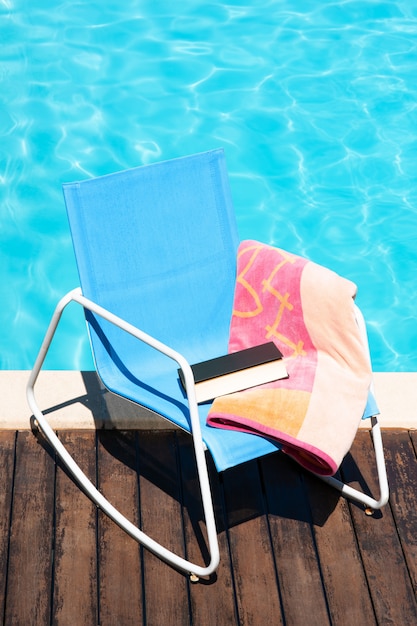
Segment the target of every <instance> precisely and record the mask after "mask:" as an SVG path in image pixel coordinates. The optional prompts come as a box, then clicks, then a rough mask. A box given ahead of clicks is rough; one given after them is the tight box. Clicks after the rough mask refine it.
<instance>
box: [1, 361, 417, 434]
mask: <svg viewBox="0 0 417 626" xmlns="http://www.w3.org/2000/svg"><path fill="white" fill-rule="evenodd" d="M28 378H29V372H28V371H26V370H23V371H22V370H1V371H0V393H1V398H2V402H1V408H0V429H1V430H6V429H8V430H22V429H27V428H29V427H30V418H31V411H30V409H29V407H28V405H27V402H26V391H25V389H26V384H27V381H28ZM374 381H375V394H376V397H377V399H378V404H379V407H380V411H381V415H380V423H381V426H382V428H406V429H410V428H411V429H412V428H417V372H405V373H403V372H401V373H400V372H377V373H375V374H374ZM35 390H36V397H37V400H38V402H39V404H40V406H41V408H42V410H44V411H46V413H47V415H48V419H49V422H50V424H51V426H52V427H53V428H55V429H74V430H77V429H91V428H118V429H142V430H148V429H154V428H158V429H169V428H171V427H172V426H171V424H170V423H169V422H168V421H166V420H164V419H162V418H161V417H160V416H158V415H155V414H154V413H152V412H151V411H148V410H146V409H143V408H138V407H136V406H135V405H133V404H132V403H129V402H126V401H125V400H122V399H121V398H118V397H116V396H114V395H113V394H109V393H108V392H106V391H105V390H104V389H103V388H102V387H101V385H100V383H99V381H98V378H97V376H96V374H95V372H77V371H58V370H53V371H42V372H41V374H40V376H39V380H38V382H37V385H36V389H35ZM361 427H362V428H369V421H368V420H367V421H365V422H364V423H363V424H362V425H361Z"/></svg>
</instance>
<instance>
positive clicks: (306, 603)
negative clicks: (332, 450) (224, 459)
mask: <svg viewBox="0 0 417 626" xmlns="http://www.w3.org/2000/svg"><path fill="white" fill-rule="evenodd" d="M261 468H262V474H263V482H264V485H265V490H266V496H267V503H268V516H269V525H270V529H271V536H272V544H273V547H274V552H275V560H276V563H277V571H278V580H279V585H280V590H281V597H282V604H283V609H284V615H285V621H286V623H288V624H293V626H296V625H300V626H304V624H309V626H313V625H314V624H317V626H319V625H320V626H324V625H325V624H329V623H330V622H329V614H328V610H327V604H326V598H325V594H324V589H323V581H322V574H321V568H320V563H319V561H318V558H317V548H316V545H315V541H314V535H313V528H312V518H311V511H310V505H309V501H308V496H307V494H306V488H305V484H304V480H303V476H304V472H303V471H302V470H301V469H300V468H298V466H296V464H295V463H294V462H292V461H291V460H290V459H288V458H286V457H285V455H284V454H279V453H278V454H271V455H269V456H268V457H266V458H265V459H263V460H262V462H261Z"/></svg>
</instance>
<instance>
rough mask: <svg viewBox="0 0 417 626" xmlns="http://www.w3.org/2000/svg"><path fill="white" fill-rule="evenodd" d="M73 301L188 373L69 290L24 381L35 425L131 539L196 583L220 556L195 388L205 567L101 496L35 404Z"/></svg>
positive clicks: (195, 439)
mask: <svg viewBox="0 0 417 626" xmlns="http://www.w3.org/2000/svg"><path fill="white" fill-rule="evenodd" d="M73 301H75V302H78V303H79V304H81V305H82V306H84V307H85V308H90V309H91V310H94V311H95V312H96V313H98V314H101V315H103V316H105V317H106V318H107V319H108V320H109V321H111V322H113V323H116V324H118V325H120V327H122V328H123V329H124V330H126V331H127V332H130V333H131V334H134V335H135V336H136V337H137V338H138V339H139V340H142V341H146V342H147V343H149V344H150V345H153V347H155V348H156V349H159V350H161V351H165V352H166V353H167V355H168V356H171V357H172V358H174V359H175V360H176V359H177V358H178V359H179V360H178V363H179V364H180V366H181V367H182V368H183V371H184V373H185V374H187V372H185V370H187V368H189V365H188V364H187V362H186V361H185V360H184V358H183V357H182V356H181V355H178V353H175V352H174V351H173V350H171V349H170V348H168V347H167V346H163V344H160V343H159V342H158V341H156V340H153V339H152V338H150V337H149V336H147V335H145V334H144V333H142V332H141V331H139V330H138V329H135V328H134V327H132V326H130V325H128V324H126V323H124V322H123V320H121V319H120V318H117V317H115V316H113V315H112V314H110V313H108V312H107V311H105V310H104V309H102V308H101V307H99V306H97V305H95V304H94V303H92V302H90V301H88V300H87V299H86V298H84V297H83V296H82V295H81V292H80V290H79V289H76V290H74V291H71V292H69V293H68V294H67V295H66V296H64V297H63V298H62V300H61V301H60V302H59V303H58V305H57V307H56V309H55V312H54V314H53V317H52V319H51V322H50V325H49V327H48V330H47V332H46V335H45V339H44V341H43V343H42V346H41V349H40V351H39V354H38V357H37V359H36V362H35V365H34V367H33V370H32V372H31V375H30V378H29V381H28V384H27V399H28V403H29V406H30V408H31V410H32V412H33V416H34V419H35V420H36V423H37V426H38V427H39V429H40V430H41V431H42V433H43V434H44V436H45V437H46V439H47V440H48V442H49V443H50V444H51V446H53V448H54V449H55V451H56V453H57V454H58V456H59V457H60V459H61V460H62V462H63V463H64V464H65V466H66V467H67V469H68V471H69V472H70V474H71V475H72V476H73V478H74V480H75V481H76V482H77V483H78V484H79V486H80V487H81V488H82V490H83V491H84V492H85V493H86V494H87V495H88V496H89V498H90V499H91V500H92V501H93V502H94V503H95V504H96V505H97V506H98V507H99V508H100V509H101V510H102V511H103V512H104V513H106V514H107V515H108V516H109V517H110V518H111V519H112V520H113V521H114V522H115V523H116V524H118V525H119V526H120V527H121V528H122V529H123V530H124V531H126V532H127V533H128V534H129V535H130V536H131V537H133V539H135V540H136V541H138V542H139V543H141V544H142V545H144V546H145V547H146V548H148V549H149V550H150V551H151V552H153V553H154V554H156V555H157V556H158V557H159V558H161V559H162V560H164V561H166V562H167V563H169V564H170V565H172V566H173V567H175V568H177V569H179V570H180V571H183V572H185V573H187V574H189V575H190V577H191V580H192V581H193V582H196V581H197V580H198V579H199V578H200V577H207V576H209V575H210V574H212V573H213V572H214V571H215V570H216V568H217V566H218V564H219V560H220V555H219V546H218V540H217V531H216V525H215V521H214V511H213V504H212V499H211V492H210V485H209V480H208V471H207V465H206V459H205V452H204V446H203V442H202V439H201V432H200V423H199V420H198V408H197V403H196V401H195V397H194V396H195V394H194V391H192V392H191V393H189V400H190V413H191V421H192V426H193V432H192V435H193V442H194V449H195V455H196V462H197V471H198V475H199V480H200V489H201V496H202V501H203V508H204V514H205V521H206V527H207V536H208V543H209V551H210V554H211V559H210V563H209V564H208V565H207V566H201V565H197V564H195V563H192V562H191V561H188V560H187V559H185V558H182V557H180V556H179V555H177V554H175V553H173V552H172V551H170V550H168V549H167V548H165V547H164V546H162V545H161V544H160V543H158V542H157V541H155V540H154V539H152V538H151V537H150V536H149V535H147V534H146V533H144V532H143V531H142V530H140V529H139V528H138V527H136V526H135V525H134V524H132V522H130V521H129V520H128V519H127V518H126V517H125V516H124V515H122V514H121V513H120V512H119V511H118V510H117V509H116V508H115V507H114V506H113V505H112V504H111V503H110V502H109V501H108V500H107V499H106V498H105V497H104V496H103V494H101V493H100V492H99V491H98V489H96V487H95V486H94V485H93V484H92V482H91V481H90V480H89V479H88V478H87V476H86V475H85V474H84V472H83V471H82V470H81V468H80V467H79V466H78V465H77V463H76V462H75V460H74V459H73V458H72V456H71V455H70V454H69V453H68V451H67V450H66V448H65V447H64V446H63V444H62V443H61V441H60V440H59V439H58V437H57V435H56V433H55V432H54V430H53V429H52V428H51V426H50V425H49V423H48V421H47V420H46V418H45V416H44V415H43V413H42V411H41V410H40V409H39V407H38V405H37V403H36V399H35V394H34V386H35V383H36V380H37V378H38V375H39V372H40V370H41V368H42V365H43V362H44V360H45V357H46V354H47V352H48V349H49V346H50V344H51V341H52V339H53V336H54V334H55V330H56V328H57V326H58V323H59V321H60V319H61V315H62V312H63V310H64V309H65V307H66V306H67V305H68V304H69V303H70V302H73ZM189 372H191V370H189ZM190 386H193V379H192V378H191V379H190V380H189V385H188V387H187V388H189V387H190Z"/></svg>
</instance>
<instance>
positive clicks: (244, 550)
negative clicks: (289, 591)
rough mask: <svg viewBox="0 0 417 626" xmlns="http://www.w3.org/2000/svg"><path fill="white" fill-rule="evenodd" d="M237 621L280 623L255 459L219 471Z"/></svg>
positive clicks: (269, 539) (273, 570)
mask: <svg viewBox="0 0 417 626" xmlns="http://www.w3.org/2000/svg"><path fill="white" fill-rule="evenodd" d="M223 485H224V494H225V502H226V511H227V525H228V534H229V543H230V553H231V560H232V566H233V574H234V583H235V591H236V602H237V609H238V616H239V624H241V625H242V626H244V625H246V624H274V626H275V625H276V626H278V625H279V624H282V623H283V617H282V611H281V602H280V596H279V591H278V587H277V574H276V569H275V562H274V555H273V548H272V544H271V538H270V534H269V527H268V520H267V516H266V510H265V506H264V500H263V494H262V485H261V480H260V476H259V471H258V464H257V462H255V461H254V462H251V463H245V464H244V465H241V466H239V467H236V468H233V469H230V470H227V471H226V472H224V474H223Z"/></svg>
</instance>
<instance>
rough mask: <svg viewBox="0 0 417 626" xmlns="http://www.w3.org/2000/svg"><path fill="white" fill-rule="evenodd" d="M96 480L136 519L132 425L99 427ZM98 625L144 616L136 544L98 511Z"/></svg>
mask: <svg viewBox="0 0 417 626" xmlns="http://www.w3.org/2000/svg"><path fill="white" fill-rule="evenodd" d="M97 456H98V484H99V489H100V491H101V493H103V495H104V496H105V497H106V498H108V499H109V500H110V502H111V503H112V504H113V505H114V506H115V507H116V508H117V509H118V510H119V511H120V512H121V513H122V514H123V515H125V516H126V517H127V518H128V519H129V520H130V521H131V522H132V523H133V524H135V525H136V526H137V525H138V522H139V501H138V499H139V495H138V475H137V436H136V433H135V432H134V431H129V432H117V431H113V430H112V431H100V432H99V433H98V454H97ZM98 549H99V563H100V568H99V572H100V581H99V593H100V625H101V626H107V625H110V624H114V625H115V626H119V624H123V625H124V626H129V625H130V624H131V625H132V626H133V625H134V626H136V625H137V624H140V623H142V621H143V611H142V606H143V598H142V567H141V558H140V552H141V551H140V547H139V545H138V543H137V542H136V541H135V540H134V539H132V538H131V537H129V536H128V535H127V533H125V532H124V531H123V530H122V529H121V528H119V526H117V525H116V524H115V523H114V522H113V521H112V520H111V519H110V518H109V517H107V515H105V514H104V513H103V512H101V511H99V518H98Z"/></svg>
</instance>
